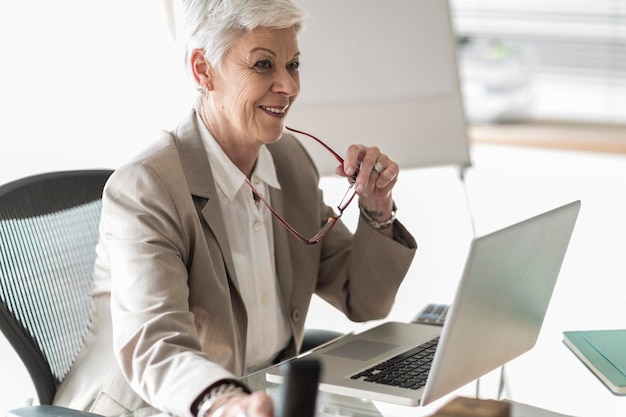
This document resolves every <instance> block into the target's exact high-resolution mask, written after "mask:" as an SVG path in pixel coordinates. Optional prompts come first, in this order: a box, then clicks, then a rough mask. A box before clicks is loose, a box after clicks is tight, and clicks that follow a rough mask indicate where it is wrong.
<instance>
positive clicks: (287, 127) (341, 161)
mask: <svg viewBox="0 0 626 417" xmlns="http://www.w3.org/2000/svg"><path fill="white" fill-rule="evenodd" d="M285 129H287V130H290V131H292V132H295V133H300V134H301V135H305V136H308V137H310V138H311V139H313V140H315V141H317V143H319V144H320V145H322V146H323V147H324V148H326V150H327V151H328V152H330V153H332V154H333V156H334V157H335V159H336V160H337V161H339V163H340V164H342V165H343V162H344V160H343V158H342V157H341V156H339V154H338V153H337V152H335V151H334V150H333V149H332V148H331V147H330V146H328V145H326V144H325V143H324V142H322V141H321V140H320V139H318V138H316V137H315V136H313V135H312V134H310V133H306V132H303V131H302V130H298V129H293V128H291V127H289V126H285Z"/></svg>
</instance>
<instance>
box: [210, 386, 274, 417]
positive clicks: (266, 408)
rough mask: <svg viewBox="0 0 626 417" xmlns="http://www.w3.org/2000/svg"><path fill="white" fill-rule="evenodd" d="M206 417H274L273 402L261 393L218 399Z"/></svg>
mask: <svg viewBox="0 0 626 417" xmlns="http://www.w3.org/2000/svg"><path fill="white" fill-rule="evenodd" d="M206 417H274V402H273V401H272V398H271V397H270V396H268V395H267V394H266V393H264V392H263V391H256V392H253V393H252V394H232V395H224V398H223V399H222V397H220V399H219V401H216V402H215V405H214V406H213V407H211V409H210V410H209V411H208V412H207V414H206Z"/></svg>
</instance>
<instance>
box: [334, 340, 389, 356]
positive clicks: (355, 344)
mask: <svg viewBox="0 0 626 417" xmlns="http://www.w3.org/2000/svg"><path fill="white" fill-rule="evenodd" d="M396 347H398V346H397V345H392V344H389V343H381V342H372V341H370V340H353V341H351V342H348V343H346V344H345V345H341V346H339V347H336V348H334V349H331V350H329V351H328V352H326V353H325V355H330V356H338V357H340V358H346V359H353V360H360V361H366V360H369V359H371V358H373V357H375V356H378V355H380V354H382V353H385V352H387V351H389V350H391V349H394V348H396Z"/></svg>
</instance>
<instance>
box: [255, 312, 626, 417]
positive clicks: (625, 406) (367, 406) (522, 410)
mask: <svg viewBox="0 0 626 417" xmlns="http://www.w3.org/2000/svg"><path fill="white" fill-rule="evenodd" d="M557 301H558V300H557ZM597 307H599V306H597ZM603 308H604V312H605V313H606V316H604V317H603V319H602V322H604V323H605V325H604V326H602V327H605V328H609V327H613V326H614V327H619V326H622V327H625V326H626V304H614V305H611V306H603ZM551 310H552V311H551V314H549V315H548V316H547V317H546V322H545V323H544V327H543V328H542V331H541V333H540V336H539V340H538V342H537V344H536V346H535V347H534V348H533V349H532V350H530V351H529V352H527V353H525V354H523V355H521V356H520V357H518V358H516V359H515V360H513V361H511V362H510V363H508V364H506V365H505V368H504V375H505V380H506V383H505V389H504V393H503V398H504V399H508V400H510V401H512V402H514V407H513V414H512V417H551V416H552V417H556V416H572V417H598V416H603V417H605V416H606V417H617V416H626V396H616V395H613V394H612V393H611V392H610V391H609V390H608V389H607V388H606V387H605V386H604V385H602V383H601V382H600V381H599V380H598V379H596V377H595V376H594V375H593V374H592V373H591V372H590V371H588V370H587V369H586V368H585V366H584V365H583V364H582V363H581V362H580V361H579V360H578V359H577V358H576V357H575V356H574V355H573V354H572V353H571V352H570V351H569V350H568V349H567V347H566V346H565V345H564V344H563V343H562V330H569V329H578V328H581V325H582V327H584V328H599V326H598V324H597V322H598V320H597V319H595V320H590V319H587V321H585V319H584V318H583V315H585V314H587V313H586V312H585V311H582V310H580V309H579V310H580V311H579V313H577V314H573V313H571V314H569V316H568V317H569V318H568V319H567V320H563V319H562V318H561V319H558V320H557V319H556V318H555V314H559V313H563V312H564V311H567V308H566V306H563V304H557V307H555V308H552V309H551ZM592 321H595V322H596V324H595V326H592ZM571 323H578V325H577V326H576V327H573V326H572V324H571ZM499 375H500V373H499V370H498V371H494V372H493V373H491V374H488V375H486V376H485V377H483V378H481V381H480V396H481V397H482V398H496V397H497V392H498V382H497V381H498V380H499ZM244 382H245V383H246V384H248V385H249V386H250V387H251V388H252V389H253V390H266V392H268V394H269V395H271V396H272V397H274V398H275V399H277V398H278V395H279V386H278V385H276V384H272V383H269V382H267V381H266V379H265V372H264V371H261V372H258V373H256V374H253V375H250V376H248V377H246V378H245V379H244ZM475 393H476V384H475V383H471V384H468V385H467V386H465V387H463V388H461V389H459V390H457V391H455V392H454V393H451V394H450V395H448V396H447V397H444V398H442V399H440V400H438V401H436V402H435V403H433V404H429V405H428V406H425V407H404V406H397V405H394V404H388V403H382V402H378V401H375V402H373V401H369V400H365V399H359V398H352V397H346V396H340V395H335V394H329V393H325V392H320V393H319V396H318V410H319V412H320V413H319V417H327V416H351V417H418V416H419V417H425V416H429V415H431V414H433V413H434V412H435V411H436V410H438V409H439V408H440V407H442V406H443V405H444V404H445V403H446V402H448V401H449V400H450V399H451V398H453V397H454V396H457V395H462V396H467V397H473V396H474V395H475ZM535 407H537V408H540V409H545V410H551V411H552V413H544V412H542V411H541V410H539V409H536V408H535Z"/></svg>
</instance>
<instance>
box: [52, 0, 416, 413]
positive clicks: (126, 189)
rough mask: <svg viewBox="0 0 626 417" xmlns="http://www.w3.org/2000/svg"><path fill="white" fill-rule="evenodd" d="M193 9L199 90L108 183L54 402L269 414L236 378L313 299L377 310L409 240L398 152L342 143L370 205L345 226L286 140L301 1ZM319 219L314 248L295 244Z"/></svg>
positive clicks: (283, 350) (296, 328)
mask: <svg viewBox="0 0 626 417" xmlns="http://www.w3.org/2000/svg"><path fill="white" fill-rule="evenodd" d="M183 8H184V16H185V27H184V31H185V33H186V34H187V36H188V39H187V54H186V64H187V66H188V70H189V73H190V75H191V77H192V80H193V81H194V82H195V84H196V85H197V87H198V91H199V95H198V100H197V103H196V105H195V106H194V109H193V111H192V112H191V114H190V115H189V117H188V118H187V119H185V120H183V121H182V123H181V124H180V125H179V126H178V128H177V129H176V130H175V131H173V132H164V134H163V137H162V138H161V139H160V140H159V141H158V142H157V143H155V144H154V145H153V146H151V147H150V148H149V149H148V150H146V151H145V152H144V153H143V154H141V155H139V156H138V157H136V158H135V159H134V160H133V161H131V162H130V163H128V164H126V165H125V166H123V167H121V168H120V169H118V170H117V171H116V172H115V173H114V174H113V175H112V177H111V178H110V180H109V182H108V184H107V186H106V188H105V191H104V195H103V212H102V220H101V237H100V242H99V244H98V248H97V253H98V257H97V260H96V266H95V272H94V286H95V288H94V312H93V320H92V326H91V328H90V330H89V333H88V335H87V337H86V341H85V347H84V348H83V350H82V351H81V353H80V355H79V357H78V358H77V361H76V364H75V366H74V367H73V369H72V371H71V373H70V374H69V375H68V377H67V378H66V380H65V381H64V382H63V384H62V386H61V387H60V388H59V391H58V394H57V397H56V399H55V404H59V405H68V406H70V407H74V408H80V409H86V410H89V411H92V412H94V413H99V414H103V415H119V414H135V415H149V414H152V413H155V412H157V410H160V411H164V412H168V413H170V414H172V415H176V416H185V417H210V416H215V417H217V416H221V417H227V416H235V415H238V416H242V415H247V416H248V417H253V416H272V415H273V408H272V402H271V399H270V398H269V397H268V396H267V395H266V394H265V393H263V392H256V393H253V394H249V393H248V392H247V389H246V387H244V386H242V385H241V384H239V383H238V382H237V379H238V378H239V377H240V376H242V375H244V374H246V373H248V372H251V371H254V370H257V369H260V368H262V367H264V366H268V365H270V364H272V363H273V362H274V361H275V360H277V359H279V358H283V357H288V356H291V355H295V354H296V353H297V352H298V351H299V349H300V346H301V343H302V337H303V327H304V321H305V317H306V313H307V310H308V308H309V303H310V299H311V296H312V294H313V293H317V294H318V295H320V296H321V297H322V298H324V299H325V300H327V301H328V302H329V303H331V304H332V305H333V306H335V307H336V308H338V309H340V310H341V311H343V312H344V313H345V314H346V315H347V317H349V318H350V319H352V320H354V321H365V320H371V319H380V318H383V317H385V316H386V315H387V314H388V313H389V310H390V309H391V306H392V304H393V301H394V297H395V294H396V292H397V289H398V287H399V286H400V284H401V282H402V279H403V277H404V275H405V274H406V271H407V269H408V267H409V265H410V262H411V260H412V258H413V255H414V252H415V248H416V245H415V241H414V239H413V238H412V236H411V235H410V234H409V233H408V232H407V231H406V230H405V229H404V227H402V225H401V224H400V223H399V222H398V221H395V219H394V217H393V213H392V211H393V210H394V207H393V200H392V189H393V187H394V185H395V183H396V181H397V176H398V171H399V168H398V165H397V164H396V163H395V162H393V161H391V160H390V159H389V157H387V156H386V155H385V154H382V153H380V151H379V150H378V148H375V147H365V146H363V145H352V146H350V147H349V149H348V150H347V153H346V155H345V161H344V162H343V164H341V165H340V166H338V168H337V174H339V175H341V176H344V177H347V178H348V181H353V182H354V189H355V190H356V193H357V195H358V202H359V206H360V207H361V211H362V216H361V218H360V220H359V225H358V228H357V231H356V232H355V234H354V235H352V234H351V233H350V232H349V231H348V230H347V229H346V227H345V226H344V225H343V224H342V223H341V222H340V221H336V222H335V221H334V220H332V219H333V210H332V209H331V208H330V207H328V206H326V205H325V204H324V202H323V201H322V195H321V192H320V191H319V190H318V188H317V182H318V174H317V171H316V168H315V166H314V165H313V163H312V161H311V159H310V157H309V156H308V154H307V153H306V152H305V151H304V149H303V147H302V146H301V145H300V144H299V142H298V141H297V140H295V139H294V138H293V136H291V135H287V134H283V130H284V127H285V125H284V123H285V118H286V117H287V114H288V112H289V109H290V108H291V106H292V105H293V104H294V101H295V99H296V97H297V95H298V92H299V90H300V83H299V77H298V66H299V56H300V51H299V49H298V42H297V34H298V32H299V30H300V28H301V26H302V18H303V13H302V11H301V10H300V9H298V8H297V7H296V6H295V5H294V4H292V3H291V1H290V0H248V1H246V0H222V1H218V0H186V1H184V3H183ZM247 180H249V182H247ZM348 181H347V182H348ZM269 207H272V208H273V209H274V210H275V211H276V213H277V214H279V215H280V216H282V217H283V219H282V220H283V221H284V222H285V223H286V224H287V225H288V226H289V227H291V228H292V229H293V232H296V233H301V234H302V236H301V237H300V238H297V237H296V236H295V235H294V233H292V232H290V231H289V230H288V229H287V228H286V227H285V225H283V224H282V223H281V221H280V220H279V219H278V217H276V216H274V215H273V214H272V213H271V211H270V209H269ZM329 218H330V219H331V221H330V223H327V222H328V221H329ZM325 225H332V227H326V232H325V233H326V234H325V235H324V234H323V238H321V240H319V243H315V244H306V243H303V242H302V240H305V239H304V238H308V237H311V236H313V235H314V234H315V233H316V232H317V231H318V230H319V229H320V228H324V226H325ZM316 240H318V239H316ZM308 243H311V242H308Z"/></svg>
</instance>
